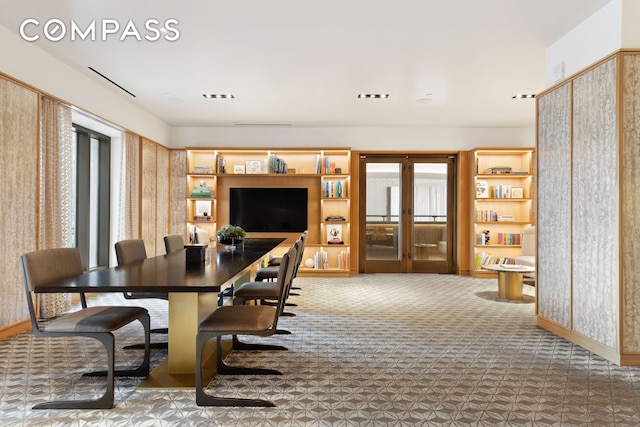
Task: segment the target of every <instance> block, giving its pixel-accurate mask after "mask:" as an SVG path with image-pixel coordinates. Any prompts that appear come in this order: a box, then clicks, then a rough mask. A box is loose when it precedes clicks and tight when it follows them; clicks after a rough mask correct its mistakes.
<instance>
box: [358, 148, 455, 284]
mask: <svg viewBox="0 0 640 427" xmlns="http://www.w3.org/2000/svg"><path fill="white" fill-rule="evenodd" d="M461 154H462V153H460V152H409V153H398V152H386V151H385V152H359V153H358V160H357V176H358V201H359V205H360V208H361V209H359V212H358V224H360V227H358V232H357V234H358V235H357V239H356V240H355V241H357V242H358V248H357V252H358V272H359V273H365V272H367V271H366V249H365V248H366V215H365V214H366V182H365V180H366V173H364V172H363V169H362V165H363V163H367V162H366V160H365V159H372V158H373V159H381V160H383V159H384V160H388V161H389V162H390V163H391V162H394V160H396V159H397V162H399V163H402V176H401V179H402V182H401V185H402V192H401V197H402V198H403V200H411V201H412V200H413V194H412V193H413V182H412V178H413V174H407V173H405V172H406V170H405V169H406V168H407V165H408V164H411V165H412V164H413V163H415V162H416V160H417V161H419V159H420V158H423V159H428V158H445V157H446V158H450V159H452V167H451V169H452V170H451V174H449V175H450V176H449V177H448V186H449V187H450V188H451V189H452V193H453V197H450V198H448V199H449V200H448V202H447V205H448V209H451V212H452V214H451V216H450V221H449V222H448V230H447V234H448V242H450V243H451V244H449V245H448V247H447V259H448V260H449V261H448V262H449V266H448V270H449V271H448V273H451V274H460V269H459V261H460V259H459V254H460V253H461V249H462V250H463V251H462V252H464V248H463V247H464V246H465V245H461V243H462V242H461V241H460V239H459V238H458V236H459V233H458V228H459V226H460V224H463V222H461V220H460V218H461V214H462V217H464V218H466V215H464V212H466V211H467V207H465V206H464V204H462V205H461V204H460V203H459V202H460V197H459V193H460V186H461V185H462V183H463V182H464V181H465V180H464V175H461V174H460V171H461V170H462V169H463V168H462V167H461V165H460V163H461V162H462V163H465V160H466V157H465V156H464V155H461ZM354 163H356V162H354ZM354 166H355V165H354ZM463 211H464V212H463ZM412 217H413V214H412V212H410V210H409V211H408V210H407V209H404V208H403V209H402V212H401V213H400V218H399V224H400V225H401V226H402V231H401V233H402V236H401V238H402V242H403V243H402V245H403V246H405V245H406V244H407V243H406V242H409V241H411V240H412V238H413V236H412V227H408V226H406V225H407V224H410V221H411V220H412ZM411 254H412V251H407V250H405V248H403V250H402V259H401V260H400V261H399V262H400V269H399V271H398V272H406V271H408V270H411V268H412V262H413V260H412V256H411ZM394 262H395V261H394ZM424 272H425V273H428V272H429V271H424Z"/></svg>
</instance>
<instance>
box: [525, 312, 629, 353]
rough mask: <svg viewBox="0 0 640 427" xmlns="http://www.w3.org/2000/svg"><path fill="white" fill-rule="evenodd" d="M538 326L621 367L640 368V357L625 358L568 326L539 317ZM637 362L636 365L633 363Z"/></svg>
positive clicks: (614, 350)
mask: <svg viewBox="0 0 640 427" xmlns="http://www.w3.org/2000/svg"><path fill="white" fill-rule="evenodd" d="M537 323H538V326H540V327H541V328H544V329H546V330H548V331H549V332H553V333H554V334H556V335H558V336H561V337H562V338H565V339H567V340H569V341H571V342H572V343H574V344H577V345H579V346H580V347H582V348H584V349H586V350H589V351H591V352H593V353H595V354H597V355H598V356H600V357H603V358H605V359H607V360H608V361H610V362H613V363H615V364H616V365H620V366H640V357H639V356H636V357H632V356H631V357H624V355H622V354H620V353H619V352H618V351H617V350H616V349H615V348H611V347H608V346H606V345H604V344H602V343H601V342H598V341H595V340H593V339H592V338H589V337H587V336H585V335H583V334H581V333H579V332H576V331H573V330H571V329H569V328H567V327H566V326H563V325H560V324H559V323H556V322H554V321H552V320H549V319H547V318H544V317H541V316H540V315H538V317H537ZM634 361H635V363H633V362H634Z"/></svg>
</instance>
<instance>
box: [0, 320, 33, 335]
mask: <svg viewBox="0 0 640 427" xmlns="http://www.w3.org/2000/svg"><path fill="white" fill-rule="evenodd" d="M30 330H31V321H30V320H29V319H25V320H23V321H22V322H18V323H15V324H13V325H9V326H5V327H3V328H0V340H3V339H6V338H9V337H12V336H14V335H18V334H19V333H22V332H26V331H30Z"/></svg>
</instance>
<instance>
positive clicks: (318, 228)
mask: <svg viewBox="0 0 640 427" xmlns="http://www.w3.org/2000/svg"><path fill="white" fill-rule="evenodd" d="M350 167H351V150H350V149H348V148H344V149H343V148H338V149H329V150H326V149H322V148H309V149H299V150H297V149H256V148H247V149H226V148H187V189H188V193H187V194H188V195H189V197H187V201H186V202H187V219H188V221H187V230H186V234H187V239H188V238H189V236H190V235H191V230H192V229H193V227H200V228H205V229H206V230H207V231H208V232H209V237H210V239H211V238H215V232H216V230H217V228H220V227H221V226H223V225H226V224H228V222H229V206H230V200H229V189H230V188H233V187H260V188H261V187H298V188H307V189H308V194H309V200H308V218H307V219H308V229H309V240H308V242H307V247H306V249H305V253H304V254H303V260H302V263H303V266H302V267H301V269H300V272H301V273H302V274H304V275H307V276H311V275H313V276H330V277H335V276H349V275H350V268H351V260H350V255H351V249H350V248H351V233H352V231H353V228H352V227H351V224H350V217H351V202H350V190H351V185H350V184H351V172H350ZM209 171H210V173H209ZM201 181H204V185H205V186H207V187H210V188H211V197H207V198H205V197H191V195H192V193H193V191H194V188H195V187H196V186H199V185H201V184H202V183H201ZM199 201H200V202H202V201H209V202H210V203H211V204H212V215H213V216H212V220H210V221H203V220H196V218H195V217H196V213H197V212H196V210H197V209H196V203H197V202H199ZM327 217H341V218H344V221H328V220H326V218H327ZM248 235H249V237H261V236H263V235H264V236H267V237H272V236H274V235H278V236H282V237H286V239H287V240H286V241H285V243H284V245H288V244H293V242H294V241H295V239H296V238H297V237H298V236H299V235H300V233H248ZM332 240H337V241H341V242H343V243H342V244H329V241H332ZM187 241H188V240H187ZM318 258H319V259H321V260H322V261H320V262H319V264H320V265H319V266H318V265H314V267H313V268H308V267H304V263H305V261H307V260H308V259H311V260H317V259H318ZM316 264H318V262H316Z"/></svg>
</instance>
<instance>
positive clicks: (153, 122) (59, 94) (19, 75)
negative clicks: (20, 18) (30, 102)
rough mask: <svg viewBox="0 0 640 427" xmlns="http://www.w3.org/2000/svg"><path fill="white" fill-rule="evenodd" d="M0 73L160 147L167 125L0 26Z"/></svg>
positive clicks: (166, 137)
mask: <svg viewBox="0 0 640 427" xmlns="http://www.w3.org/2000/svg"><path fill="white" fill-rule="evenodd" d="M0 46H2V50H1V52H2V54H1V55H0V71H2V72H3V73H5V74H7V75H9V76H11V77H13V78H15V79H18V80H20V81H22V82H24V83H26V84H28V85H31V86H33V87H34V88H36V89H38V90H40V91H43V92H45V93H47V94H49V95H51V96H54V97H56V98H59V99H61V100H63V101H65V102H67V103H69V104H71V105H74V106H77V107H78V108H80V109H82V110H84V111H87V112H89V113H91V114H94V115H96V116H98V117H101V118H103V119H104V120H108V121H110V122H112V123H115V124H116V125H118V126H120V127H122V128H125V129H128V130H130V131H132V132H134V133H138V134H140V135H143V136H145V137H146V138H149V139H151V140H153V141H155V142H158V143H160V144H163V145H168V143H169V137H168V136H169V130H170V126H169V125H168V124H167V123H165V122H164V121H162V120H159V119H158V118H157V117H155V116H153V115H151V114H149V113H148V112H147V111H145V110H143V109H141V108H140V107H138V106H136V105H134V104H132V103H130V102H128V101H126V100H125V99H123V98H122V97H121V96H119V95H116V94H115V93H114V92H113V91H111V90H110V89H107V88H106V87H105V86H102V85H101V84H98V83H96V82H94V81H93V80H91V79H90V78H88V77H87V76H85V75H84V74H82V73H79V72H78V71H76V70H74V69H73V68H71V67H69V66H68V65H66V64H64V63H62V62H61V61H59V60H57V59H56V58H54V57H53V56H51V55H49V54H48V53H46V52H44V51H43V50H42V49H40V48H38V47H37V46H35V45H33V44H30V43H25V42H24V41H23V40H22V39H20V38H19V37H18V36H17V35H16V34H14V33H12V32H11V31H9V30H8V29H7V28H5V27H3V26H1V25H0Z"/></svg>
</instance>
